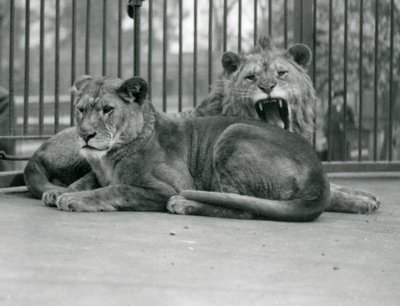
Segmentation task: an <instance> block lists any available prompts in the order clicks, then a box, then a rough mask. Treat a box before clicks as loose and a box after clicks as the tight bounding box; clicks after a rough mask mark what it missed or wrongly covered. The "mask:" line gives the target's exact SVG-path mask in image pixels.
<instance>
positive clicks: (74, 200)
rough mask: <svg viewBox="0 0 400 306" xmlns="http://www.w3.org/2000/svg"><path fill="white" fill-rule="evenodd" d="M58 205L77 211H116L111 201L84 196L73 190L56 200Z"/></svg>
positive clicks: (67, 209)
mask: <svg viewBox="0 0 400 306" xmlns="http://www.w3.org/2000/svg"><path fill="white" fill-rule="evenodd" d="M56 205H57V207H58V208H59V209H60V210H63V211H76V212H98V211H115V210H117V209H116V208H115V207H114V206H112V205H111V204H109V203H106V202H102V201H101V200H98V199H97V200H96V198H93V197H90V196H84V195H82V193H79V192H71V193H64V194H62V195H61V196H60V197H59V198H58V199H57V202H56Z"/></svg>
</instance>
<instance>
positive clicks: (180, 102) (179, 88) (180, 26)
mask: <svg viewBox="0 0 400 306" xmlns="http://www.w3.org/2000/svg"><path fill="white" fill-rule="evenodd" d="M178 6H179V7H178V11H179V58H178V111H179V112H181V111H182V53H183V52H182V20H183V18H182V16H183V15H182V9H183V8H182V0H179V5H178Z"/></svg>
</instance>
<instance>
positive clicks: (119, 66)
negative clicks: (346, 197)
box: [117, 0, 122, 78]
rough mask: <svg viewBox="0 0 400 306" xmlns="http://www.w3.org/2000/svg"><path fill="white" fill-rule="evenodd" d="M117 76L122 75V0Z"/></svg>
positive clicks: (119, 13) (120, 0)
mask: <svg viewBox="0 0 400 306" xmlns="http://www.w3.org/2000/svg"><path fill="white" fill-rule="evenodd" d="M117 76H118V77H119V78H121V77H122V0H119V1H118V46H117Z"/></svg>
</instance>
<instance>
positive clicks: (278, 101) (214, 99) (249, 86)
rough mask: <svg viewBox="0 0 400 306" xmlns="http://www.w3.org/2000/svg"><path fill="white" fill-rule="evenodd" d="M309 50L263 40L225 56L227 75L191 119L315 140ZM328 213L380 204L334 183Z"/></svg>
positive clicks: (373, 207) (368, 208)
mask: <svg viewBox="0 0 400 306" xmlns="http://www.w3.org/2000/svg"><path fill="white" fill-rule="evenodd" d="M311 56H312V55H311V51H310V49H309V48H308V47H307V46H306V45H304V44H295V45H293V46H291V47H290V48H289V49H287V50H280V49H277V48H275V47H274V46H273V45H272V44H271V42H270V40H269V39H268V38H267V37H262V38H260V40H259V42H258V45H257V46H256V47H255V48H254V50H253V51H252V52H249V53H247V54H242V55H238V54H236V53H233V52H227V53H225V54H224V55H223V57H222V66H223V68H224V72H223V74H222V75H221V77H220V79H219V80H217V81H216V82H215V85H214V87H213V89H212V91H211V92H210V94H209V95H208V97H207V98H206V99H205V100H204V101H203V102H202V103H201V104H200V105H199V106H198V107H197V108H196V109H195V110H194V111H193V113H192V114H190V115H189V116H197V117H199V116H210V115H225V116H240V117H245V118H255V119H258V120H261V121H265V122H268V123H270V124H273V125H276V126H278V127H281V128H284V129H286V130H289V131H292V132H294V133H296V134H298V135H301V136H302V137H303V138H305V139H307V140H308V141H310V142H311V141H312V136H313V135H312V134H313V131H314V110H315V104H316V101H317V97H316V93H315V89H314V87H313V85H312V82H311V79H310V78H309V76H308V74H307V69H308V66H309V65H310V63H311ZM330 186H331V199H330V203H329V205H328V206H327V207H326V210H328V211H337V212H348V213H370V212H372V211H374V210H376V209H377V208H378V207H379V205H380V201H379V200H378V199H377V198H376V197H375V196H374V195H372V194H370V193H368V192H366V191H361V190H353V189H350V188H345V187H341V186H338V185H334V184H331V185H330Z"/></svg>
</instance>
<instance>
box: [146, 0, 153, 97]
mask: <svg viewBox="0 0 400 306" xmlns="http://www.w3.org/2000/svg"><path fill="white" fill-rule="evenodd" d="M148 3H149V15H148V16H149V38H148V39H149V41H148V46H149V47H148V52H147V81H148V83H149V84H150V88H149V94H148V96H149V99H151V84H152V80H153V71H152V68H153V64H152V63H153V0H148Z"/></svg>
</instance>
